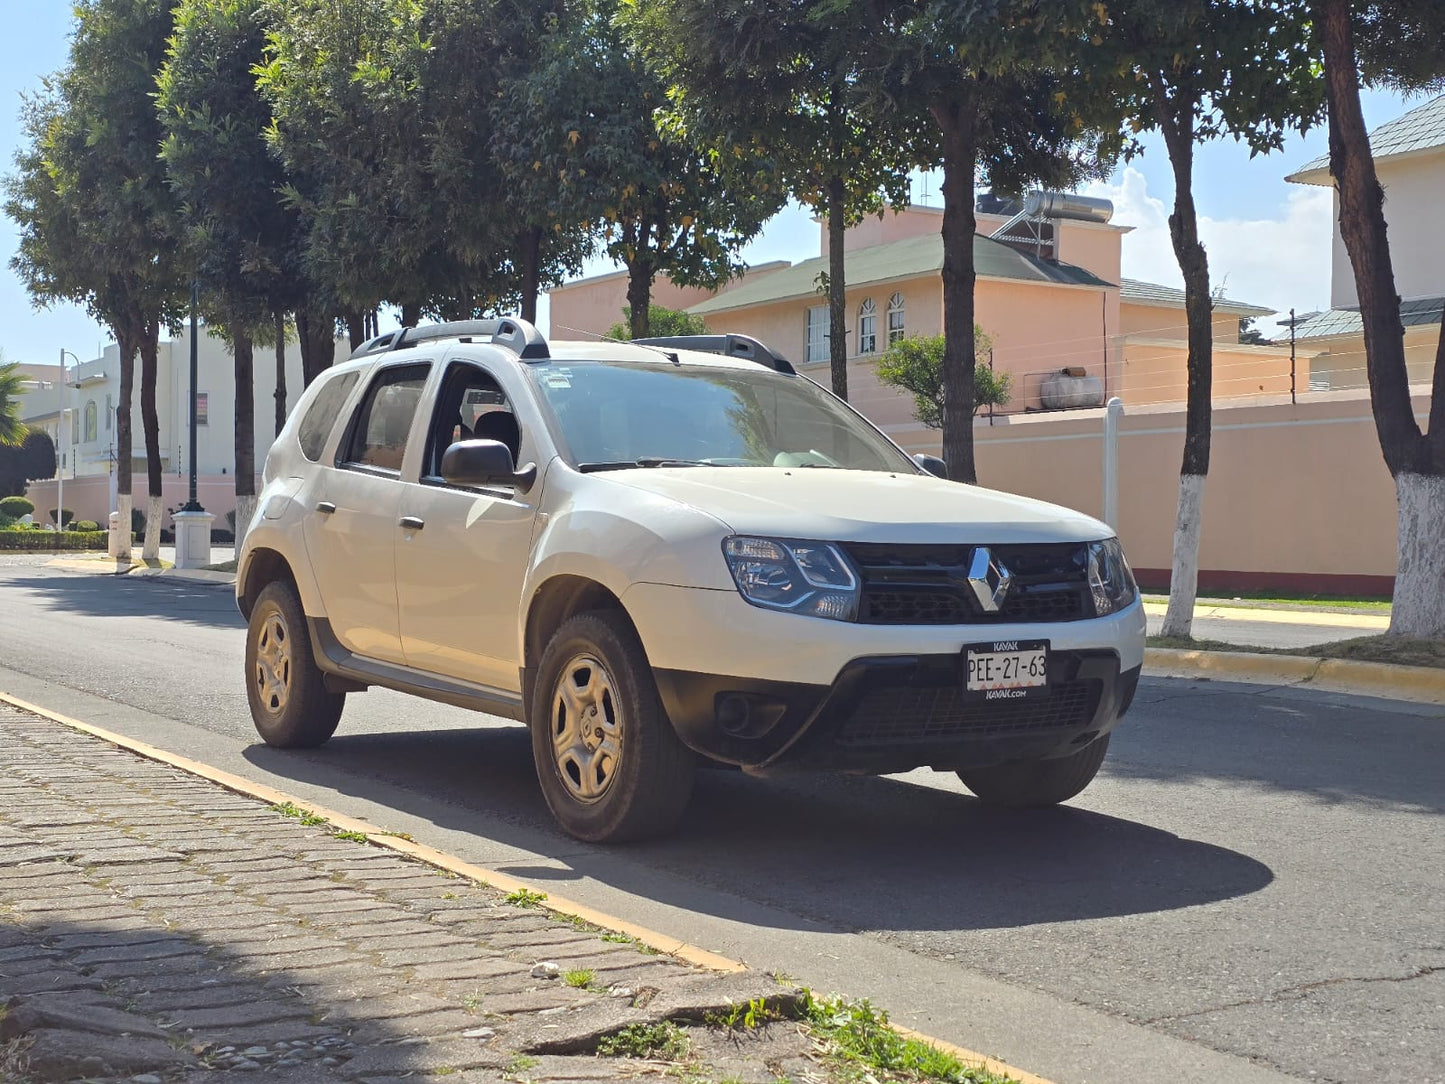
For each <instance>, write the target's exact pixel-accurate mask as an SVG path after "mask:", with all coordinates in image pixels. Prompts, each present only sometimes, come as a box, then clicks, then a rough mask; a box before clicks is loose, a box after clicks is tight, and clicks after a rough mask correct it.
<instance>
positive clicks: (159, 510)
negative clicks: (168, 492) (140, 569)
mask: <svg viewBox="0 0 1445 1084" xmlns="http://www.w3.org/2000/svg"><path fill="white" fill-rule="evenodd" d="M165 512H166V510H165V506H164V504H163V503H162V502H161V498H160V496H159V495H156V494H152V495H151V496H150V497H149V498H148V499H147V502H146V534H145V541H144V542H143V543H142V544H141V549H140V558H141V560H142V561H154V560H156V559H157V558H159V557H160V555H161V517H163V516H164V515H165Z"/></svg>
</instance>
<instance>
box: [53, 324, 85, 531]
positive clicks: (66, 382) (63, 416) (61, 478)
mask: <svg viewBox="0 0 1445 1084" xmlns="http://www.w3.org/2000/svg"><path fill="white" fill-rule="evenodd" d="M66 354H70V356H71V357H72V358H75V378H76V382H77V383H78V382H79V381H80V359H79V358H77V357H75V354H73V353H71V351H69V350H66V349H65V348H64V347H61V348H60V424H59V425H57V426H56V427H55V431H56V435H57V436H59V437H60V461H59V464H58V466H59V470H58V471H57V472H56V476H55V527H56V530H60V531H63V530H65V454H66V449H67V448H69V449H72V451H71V455H72V459H71V464H70V469H71V470H74V469H75V461H74V458H73V456H74V451H73V449H74V448H76V447H78V445H76V444H75V443H74V442H73V441H71V442H67V441H66V439H65V438H66V435H67V434H66V432H65V429H66V425H65V423H66V422H67V421H68V420H69V419H68V416H67V411H66V406H65V403H66V400H67V399H69V398H70V394H69V393H70V375H69V373H67V371H66V368H65V355H66Z"/></svg>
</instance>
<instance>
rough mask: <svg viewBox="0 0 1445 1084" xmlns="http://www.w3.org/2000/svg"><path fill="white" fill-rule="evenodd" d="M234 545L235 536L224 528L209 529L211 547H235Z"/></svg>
mask: <svg viewBox="0 0 1445 1084" xmlns="http://www.w3.org/2000/svg"><path fill="white" fill-rule="evenodd" d="M235 544H236V535H235V533H234V532H232V531H228V530H226V529H225V528H224V527H212V528H211V545H213V546H233V545H235Z"/></svg>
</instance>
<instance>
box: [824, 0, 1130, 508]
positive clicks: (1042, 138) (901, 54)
mask: <svg viewBox="0 0 1445 1084" xmlns="http://www.w3.org/2000/svg"><path fill="white" fill-rule="evenodd" d="M850 3H851V6H852V7H853V8H856V9H857V10H856V11H855V12H854V14H853V16H852V17H853V18H855V20H856V23H857V25H859V26H860V27H862V28H863V34H862V36H863V37H864V38H866V40H868V41H869V53H870V55H871V56H872V57H873V60H872V61H871V66H870V67H869V68H867V69H865V70H864V73H863V74H864V78H865V79H866V80H867V81H868V83H869V84H870V85H871V86H872V87H873V88H874V93H875V94H878V95H881V96H882V97H883V98H884V99H885V100H886V101H887V102H890V103H892V104H893V106H894V107H895V108H896V109H897V110H898V111H899V113H900V115H901V116H902V117H903V118H904V119H905V121H906V120H907V119H908V118H915V119H917V120H918V121H920V122H923V123H926V124H927V125H929V126H931V128H932V136H931V138H930V141H929V144H928V146H927V147H926V151H927V155H926V160H925V162H924V164H926V165H929V166H938V167H941V168H942V171H943V223H942V230H941V233H942V236H943V332H944V358H943V382H944V386H945V388H946V389H947V393H946V395H945V408H944V416H943V458H944V460H945V461H946V462H947V464H948V476H949V477H950V478H952V479H954V480H955V481H964V482H973V481H975V480H976V479H977V471H976V469H975V466H974V458H973V414H974V401H973V370H974V362H973V343H972V341H971V340H972V329H973V327H974V297H973V294H974V280H975V272H974V252H973V246H974V232H975V229H976V225H977V223H976V220H975V218H974V204H975V192H976V189H977V186H978V185H979V184H980V183H987V184H989V185H991V186H992V187H993V188H994V190H996V191H998V192H1002V193H1017V192H1019V191H1021V190H1022V189H1023V188H1024V187H1025V186H1027V185H1030V184H1044V185H1049V186H1070V185H1073V184H1075V183H1077V182H1078V181H1079V180H1081V179H1083V178H1084V177H1085V176H1091V175H1101V174H1103V173H1104V172H1106V169H1105V168H1104V167H1105V163H1104V162H1102V161H1101V160H1100V158H1099V150H1100V142H1099V139H1098V138H1097V133H1095V132H1093V131H1092V130H1091V129H1090V127H1089V126H1088V125H1087V124H1086V121H1085V117H1084V115H1083V112H1082V111H1081V110H1080V109H1079V108H1078V106H1077V104H1076V103H1074V102H1073V101H1072V99H1071V95H1072V93H1073V92H1074V81H1073V79H1072V76H1071V73H1070V72H1069V71H1068V70H1067V62H1068V61H1069V59H1070V58H1071V56H1072V50H1073V49H1074V47H1075V44H1076V43H1077V42H1079V41H1081V40H1082V41H1088V40H1089V38H1090V36H1091V35H1092V34H1093V33H1094V31H1095V30H1096V29H1097V27H1098V25H1099V22H1100V19H1101V18H1102V17H1103V16H1104V14H1105V9H1104V6H1103V5H1102V4H1098V3H1093V2H1089V0H1067V2H1064V3H1058V4H1053V5H1050V11H1049V15H1048V17H1047V18H1042V17H1040V16H1039V14H1038V10H1037V9H1038V5H1037V4H1035V3H1032V2H1030V0H987V2H983V3H969V4H959V3H955V2H953V0H837V6H840V7H841V6H844V5H846V4H850Z"/></svg>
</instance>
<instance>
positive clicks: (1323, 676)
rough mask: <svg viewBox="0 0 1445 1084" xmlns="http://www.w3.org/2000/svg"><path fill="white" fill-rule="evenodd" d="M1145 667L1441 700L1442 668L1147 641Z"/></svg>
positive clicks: (1444, 688)
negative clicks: (1203, 648)
mask: <svg viewBox="0 0 1445 1084" xmlns="http://www.w3.org/2000/svg"><path fill="white" fill-rule="evenodd" d="M1144 666H1145V672H1146V673H1148V674H1150V675H1152V676H1155V677H1183V678H1204V679H1212V680H1215V681H1244V682H1251V683H1255V684H1264V685H1308V686H1309V687H1310V688H1312V689H1321V690H1324V691H1327V692H1338V693H1355V694H1357V695H1360V696H1380V697H1385V698H1387V699H1390V700H1405V701H1408V702H1410V703H1414V704H1445V670H1437V669H1433V668H1431V667H1428V666H1400V665H1397V664H1395V663H1385V662H1360V661H1357V660H1355V659H1319V658H1310V657H1308V656H1304V655H1263V654H1257V653H1255V652H1249V651H1187V650H1180V649H1176V648H1163V647H1151V648H1148V649H1147V650H1146V651H1145V652H1144Z"/></svg>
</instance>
